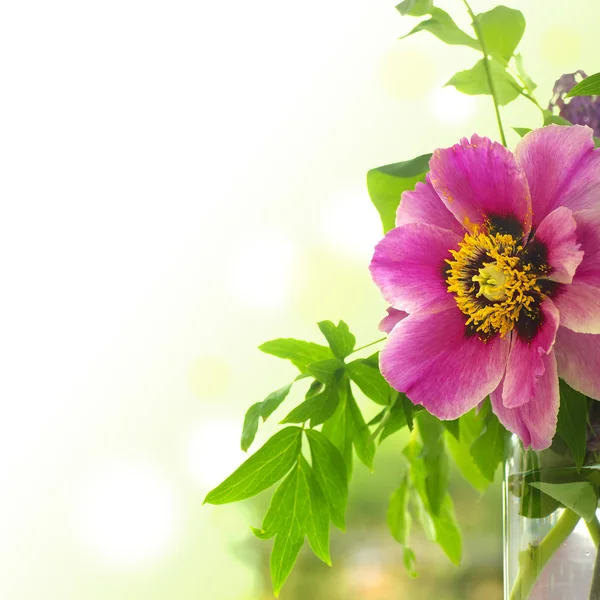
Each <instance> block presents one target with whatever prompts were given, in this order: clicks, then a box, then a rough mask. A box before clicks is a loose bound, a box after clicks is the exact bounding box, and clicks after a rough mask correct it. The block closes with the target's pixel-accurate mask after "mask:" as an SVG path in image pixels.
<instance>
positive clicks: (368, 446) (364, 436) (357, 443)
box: [346, 384, 375, 471]
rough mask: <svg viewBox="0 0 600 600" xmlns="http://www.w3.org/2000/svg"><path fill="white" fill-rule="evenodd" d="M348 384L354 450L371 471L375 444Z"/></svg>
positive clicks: (348, 403)
mask: <svg viewBox="0 0 600 600" xmlns="http://www.w3.org/2000/svg"><path fill="white" fill-rule="evenodd" d="M349 388H350V385H349V384H348V389H347V391H346V393H347V410H348V413H349V418H350V419H352V431H353V438H352V442H353V444H354V450H355V452H356V456H358V458H359V460H360V461H361V462H362V463H363V464H364V465H365V466H366V467H367V468H369V469H371V471H372V470H373V459H374V458H375V442H374V441H373V439H372V438H371V432H370V431H369V428H368V427H367V424H366V423H365V420H364V418H363V416H362V413H361V412H360V408H358V404H356V400H355V399H354V396H353V395H352V392H351V391H350V389H349Z"/></svg>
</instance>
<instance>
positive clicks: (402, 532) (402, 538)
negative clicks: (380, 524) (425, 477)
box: [387, 475, 410, 546]
mask: <svg viewBox="0 0 600 600" xmlns="http://www.w3.org/2000/svg"><path fill="white" fill-rule="evenodd" d="M409 491H410V483H409V479H408V475H405V476H404V477H403V479H402V481H401V483H400V486H399V487H398V489H397V490H396V491H395V492H394V493H393V494H392V496H391V497H390V502H389V505H388V511H387V523H388V527H389V530H390V532H391V534H392V537H393V538H394V539H395V540H396V541H397V542H398V543H399V544H402V545H403V546H406V545H407V544H408V537H409V534H410V513H409V512H408V500H409Z"/></svg>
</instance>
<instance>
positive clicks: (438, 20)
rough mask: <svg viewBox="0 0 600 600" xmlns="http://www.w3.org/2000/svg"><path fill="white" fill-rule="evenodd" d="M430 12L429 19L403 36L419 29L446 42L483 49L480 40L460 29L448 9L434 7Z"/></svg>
mask: <svg viewBox="0 0 600 600" xmlns="http://www.w3.org/2000/svg"><path fill="white" fill-rule="evenodd" d="M430 14H431V17H430V18H429V19H426V20H425V21H421V22H420V23H419V24H418V25H417V26H416V27H415V28H414V29H412V30H411V31H410V32H409V33H407V34H406V35H405V36H403V38H406V37H408V36H409V35H413V34H414V33H418V32H419V31H429V33H432V34H433V35H435V36H436V37H437V38H439V39H440V40H442V42H444V43H446V44H451V45H455V46H469V47H470V48H474V49H475V50H481V45H480V44H479V42H478V41H477V40H476V39H474V38H472V37H471V36H470V35H468V34H467V33H465V32H464V31H463V30H462V29H460V28H459V27H458V25H457V24H456V23H455V22H454V21H453V20H452V17H451V16H450V15H449V14H448V13H447V12H446V11H444V10H442V9H441V8H435V7H434V8H432V9H431V11H430ZM403 38H401V39H403Z"/></svg>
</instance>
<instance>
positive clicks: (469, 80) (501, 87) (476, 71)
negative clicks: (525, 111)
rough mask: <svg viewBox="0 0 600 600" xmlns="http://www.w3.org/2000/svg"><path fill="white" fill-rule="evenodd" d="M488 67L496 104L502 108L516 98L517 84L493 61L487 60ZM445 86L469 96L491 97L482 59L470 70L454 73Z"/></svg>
mask: <svg viewBox="0 0 600 600" xmlns="http://www.w3.org/2000/svg"><path fill="white" fill-rule="evenodd" d="M489 67H490V72H491V76H492V78H493V81H494V89H495V91H496V97H497V99H498V104H500V105H501V106H502V105H504V104H508V103H509V102H512V101H513V100H515V99H516V98H518V96H519V94H520V93H521V92H520V87H519V84H518V83H517V82H516V81H515V80H514V78H513V77H512V76H511V75H509V74H508V73H507V72H506V70H505V69H504V67H503V66H501V65H500V64H499V63H498V62H497V61H495V60H489ZM446 85H453V86H454V87H455V88H456V89H457V90H458V91H459V92H462V93H463V94H468V95H470V96H478V95H480V94H488V95H491V93H492V92H491V89H490V84H489V81H488V78H487V72H486V69H485V62H484V60H483V59H481V60H479V61H478V62H477V63H476V64H475V66H474V67H472V68H471V69H467V70H466V71H459V72H458V73H456V74H455V75H454V76H453V77H452V78H451V79H450V81H448V83H446Z"/></svg>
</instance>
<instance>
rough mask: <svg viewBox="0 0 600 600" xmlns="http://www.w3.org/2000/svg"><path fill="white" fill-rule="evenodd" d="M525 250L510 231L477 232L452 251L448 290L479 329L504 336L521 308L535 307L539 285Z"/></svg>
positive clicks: (465, 238)
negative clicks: (525, 261)
mask: <svg viewBox="0 0 600 600" xmlns="http://www.w3.org/2000/svg"><path fill="white" fill-rule="evenodd" d="M522 250H523V247H522V246H520V245H518V242H517V240H515V239H514V238H513V237H512V236H511V235H507V234H499V233H498V234H494V235H490V234H487V233H479V232H475V233H467V234H466V235H465V237H464V239H463V241H462V242H460V244H459V249H458V250H452V251H451V254H452V257H453V259H452V260H447V261H446V262H447V263H448V265H449V267H450V268H449V269H448V277H447V279H446V282H447V283H448V291H449V292H452V293H454V295H455V299H456V304H457V306H458V307H459V308H460V310H461V311H462V312H463V313H464V314H465V315H467V316H468V319H467V325H469V324H472V325H473V326H474V328H475V330H476V331H479V332H482V333H483V334H494V333H499V334H500V336H501V337H504V336H505V335H506V334H507V333H508V332H510V331H511V330H512V329H513V328H514V326H515V323H516V322H517V320H518V319H519V315H520V313H521V311H522V310H526V311H528V312H530V311H531V310H534V309H535V306H532V304H533V303H534V301H535V300H536V297H538V298H539V296H538V295H539V293H540V288H539V287H538V285H537V278H536V276H535V274H533V273H531V266H530V265H529V264H523V263H522V262H521V258H520V256H519V254H520V253H521V251H522ZM486 300H487V301H486Z"/></svg>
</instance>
